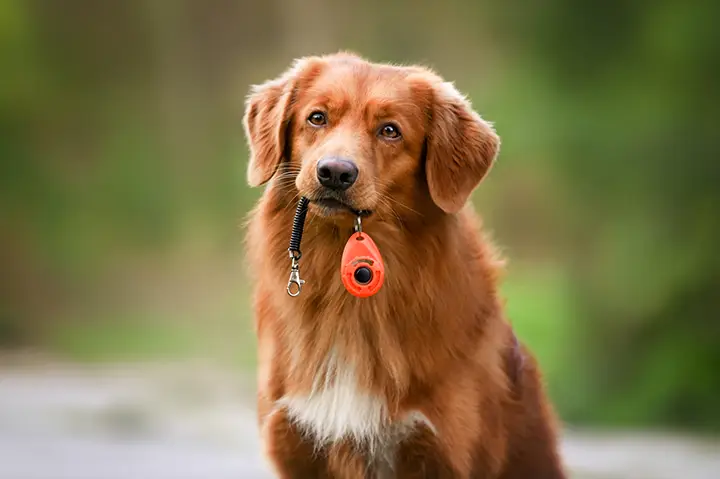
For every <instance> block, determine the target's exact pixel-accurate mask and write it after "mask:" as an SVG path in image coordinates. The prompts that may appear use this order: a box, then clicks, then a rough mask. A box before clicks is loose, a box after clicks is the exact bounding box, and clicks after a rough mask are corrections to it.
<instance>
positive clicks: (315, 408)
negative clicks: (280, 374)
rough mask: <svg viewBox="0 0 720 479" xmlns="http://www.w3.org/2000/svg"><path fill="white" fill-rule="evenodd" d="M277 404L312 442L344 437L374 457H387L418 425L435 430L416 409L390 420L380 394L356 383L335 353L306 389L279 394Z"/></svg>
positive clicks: (330, 441) (325, 442)
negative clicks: (307, 389) (302, 391)
mask: <svg viewBox="0 0 720 479" xmlns="http://www.w3.org/2000/svg"><path fill="white" fill-rule="evenodd" d="M278 406H280V407H283V408H285V409H286V410H287V414H288V416H289V418H290V420H291V421H292V422H293V423H294V424H296V426H297V427H299V428H300V429H301V431H302V432H303V433H304V434H306V435H308V436H309V437H311V438H312V439H313V441H314V442H315V443H316V445H317V446H320V447H322V446H327V445H330V444H333V443H336V442H339V441H342V440H348V439H349V440H351V441H353V442H354V443H356V444H358V445H360V446H362V448H363V449H364V450H365V451H366V452H367V453H368V454H369V456H371V458H372V459H374V460H375V459H382V460H383V461H390V462H391V457H390V456H391V455H392V454H393V450H394V448H395V447H396V446H397V444H398V443H399V441H401V440H402V439H404V438H406V437H407V436H408V435H409V434H411V433H412V431H413V430H415V429H416V428H418V427H421V426H422V425H425V426H426V427H428V428H429V429H430V430H431V431H433V432H434V427H433V426H432V424H431V423H430V421H429V420H428V419H427V418H426V417H425V416H424V415H422V414H421V413H420V412H418V411H409V412H407V413H406V414H404V415H403V416H402V417H401V418H399V419H397V420H393V419H391V417H390V414H389V410H388V406H387V403H386V401H385V399H384V398H383V397H381V396H378V395H375V394H372V393H370V392H368V391H365V390H363V389H362V388H361V387H359V385H358V381H357V377H356V374H355V370H354V368H353V367H352V366H350V365H347V364H345V363H343V362H341V361H339V360H338V358H337V356H336V355H331V356H330V357H329V358H328V359H327V360H326V362H325V364H324V365H323V367H322V368H321V370H320V371H318V373H317V374H316V376H315V380H314V383H313V387H312V389H311V390H310V391H309V392H308V393H307V394H293V395H287V396H284V397H283V398H281V399H280V401H279V402H278Z"/></svg>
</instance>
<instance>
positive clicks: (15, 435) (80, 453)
mask: <svg viewBox="0 0 720 479" xmlns="http://www.w3.org/2000/svg"><path fill="white" fill-rule="evenodd" d="M252 390H253V380H252V378H250V377H249V376H243V375H240V374H237V373H229V372H227V371H221V370H219V369H218V368H216V367H213V366H210V365H207V364H197V363H184V364H178V363H173V364H167V365H158V364H154V365H118V366H111V365H106V366H103V367H88V366H76V365H58V364H56V363H52V365H51V364H48V363H43V362H39V363H34V364H30V365H27V364H23V365H17V364H11V365H6V366H2V363H0V479H145V478H147V479H208V478H213V479H231V478H233V479H237V478H253V479H263V478H269V477H272V476H271V474H270V472H269V469H268V468H267V466H266V464H265V461H264V459H263V458H262V455H261V451H260V445H259V441H258V434H257V427H256V423H255V415H254V411H253V406H252V404H253V400H252V395H253V393H252ZM563 457H564V460H565V462H566V464H567V465H568V466H569V468H570V469H571V471H572V477H573V478H574V479H621V478H622V479H671V478H672V479H674V478H682V479H720V442H718V441H717V440H707V439H705V440H699V439H693V438H687V437H678V436H673V435H667V434H659V433H652V434H651V433H641V432H635V433H617V432H614V433H600V432H589V431H580V430H568V431H566V432H565V434H564V439H563Z"/></svg>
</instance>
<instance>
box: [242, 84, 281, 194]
mask: <svg viewBox="0 0 720 479" xmlns="http://www.w3.org/2000/svg"><path fill="white" fill-rule="evenodd" d="M290 83H291V81H290V78H288V77H287V75H284V76H283V77H280V78H278V79H276V80H271V81H268V82H266V83H263V84H262V85H257V86H254V87H253V88H252V90H251V93H250V95H249V96H248V99H247V102H246V105H245V117H244V119H243V123H244V125H245V134H246V135H247V139H248V145H249V146H250V162H249V163H248V170H247V181H248V183H249V184H250V186H260V185H262V184H263V183H266V182H267V181H269V180H270V178H272V176H273V175H274V174H275V170H277V167H278V165H279V164H280V159H281V158H282V155H283V150H284V149H285V136H286V132H287V127H288V124H289V123H290V117H289V110H290V103H291V97H292V87H291V85H290Z"/></svg>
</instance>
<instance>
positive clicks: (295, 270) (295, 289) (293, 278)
mask: <svg viewBox="0 0 720 479" xmlns="http://www.w3.org/2000/svg"><path fill="white" fill-rule="evenodd" d="M290 257H291V258H292V265H291V266H290V279H289V280H288V284H287V293H288V294H289V295H290V296H292V297H293V298H295V297H296V296H300V292H301V291H302V285H303V284H305V280H303V279H300V265H299V264H298V258H296V257H295V255H293V253H292V252H291V253H290Z"/></svg>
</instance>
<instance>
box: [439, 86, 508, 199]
mask: <svg viewBox="0 0 720 479" xmlns="http://www.w3.org/2000/svg"><path fill="white" fill-rule="evenodd" d="M430 112H431V113H430V126H429V130H428V135H427V150H426V156H425V175H426V177H427V182H428V188H429V190H430V196H431V197H432V199H433V201H434V202H435V204H436V205H437V206H439V207H440V208H441V209H442V210H443V211H445V212H446V213H456V212H458V211H459V210H460V209H461V208H462V207H463V205H465V202H467V200H468V198H469V197H470V194H471V193H472V192H473V190H474V189H475V187H476V186H477V185H478V184H479V183H480V181H481V180H482V179H483V178H484V177H485V175H486V174H487V172H488V170H489V169H490V166H492V164H493V161H494V160H495V157H496V156H497V153H498V149H499V147H500V138H499V137H498V136H497V134H496V133H495V131H494V130H493V128H492V126H490V124H489V123H487V122H486V121H484V120H483V119H482V118H480V116H479V115H478V114H477V113H475V111H473V109H472V107H471V106H470V103H469V102H468V101H467V100H466V99H465V98H464V97H463V96H462V95H461V94H460V93H459V92H458V91H457V90H456V89H455V87H454V86H453V85H452V84H451V83H448V82H438V83H435V84H434V85H433V89H432V103H431V110H430Z"/></svg>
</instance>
